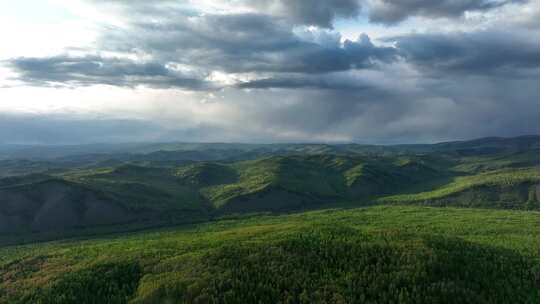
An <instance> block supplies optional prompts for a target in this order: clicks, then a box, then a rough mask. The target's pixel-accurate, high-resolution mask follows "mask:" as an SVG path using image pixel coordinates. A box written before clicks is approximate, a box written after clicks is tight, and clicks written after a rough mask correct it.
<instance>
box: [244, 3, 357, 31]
mask: <svg viewBox="0 0 540 304" xmlns="http://www.w3.org/2000/svg"><path fill="white" fill-rule="evenodd" d="M244 2H245V3H246V4H248V5H252V6H253V7H255V8H258V9H259V10H260V11H261V12H270V13H272V12H273V13H277V14H278V15H281V16H284V17H285V18H286V19H288V20H290V21H292V22H293V23H294V24H298V25H316V26H320V27H325V28H332V22H333V21H334V19H336V18H353V17H356V16H358V14H360V11H361V6H360V1H359V0H294V1H291V0H245V1H244ZM276 8H277V11H275V10H276ZM272 9H274V11H272Z"/></svg>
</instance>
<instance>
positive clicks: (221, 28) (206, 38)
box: [103, 14, 395, 73]
mask: <svg viewBox="0 0 540 304" xmlns="http://www.w3.org/2000/svg"><path fill="white" fill-rule="evenodd" d="M315 35H325V32H324V31H318V32H317V33H316V34H315ZM317 38H318V37H314V38H313V39H315V40H314V41H309V40H306V39H301V37H299V36H297V35H295V34H294V33H293V28H292V27H291V26H290V25H289V24H287V23H286V22H282V21H281V20H279V19H275V18H272V17H270V16H267V15H260V14H231V15H204V16H198V17H192V18H189V19H186V18H184V19H175V20H174V21H172V20H165V21H163V22H160V23H140V22H137V23H134V24H133V28H132V29H131V30H130V31H129V32H125V31H119V32H115V31H110V32H109V33H108V34H107V35H106V36H105V37H104V39H103V47H105V48H111V50H115V51H129V50H133V49H138V50H144V51H146V52H148V53H150V54H152V55H154V56H156V57H157V58H161V60H177V61H179V62H181V63H184V64H193V65H196V66H197V67H199V68H202V69H208V70H212V69H214V70H215V69H217V70H223V71H226V72H233V73H238V72H276V73H283V72H286V73H290V72H295V73H326V72H333V71H343V70H349V69H358V68H366V67H370V66H372V65H373V64H374V63H376V62H377V61H383V62H390V61H392V60H394V59H395V50H394V49H393V48H390V47H377V46H375V45H374V44H373V43H372V42H371V41H370V40H369V38H368V37H367V36H366V35H363V36H361V38H360V39H359V41H349V40H347V41H345V43H344V44H341V42H340V41H339V38H340V37H339V36H338V37H337V39H334V40H332V39H328V40H325V41H316V39H317ZM111 41H112V43H111Z"/></svg>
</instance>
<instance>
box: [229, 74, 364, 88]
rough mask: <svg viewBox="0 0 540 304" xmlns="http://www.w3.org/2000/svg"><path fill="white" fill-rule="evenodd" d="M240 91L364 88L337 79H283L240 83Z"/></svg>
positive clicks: (360, 85)
mask: <svg viewBox="0 0 540 304" xmlns="http://www.w3.org/2000/svg"><path fill="white" fill-rule="evenodd" d="M237 87H238V88H241V89H271V88H282V89H298V88H313V89H319V90H359V89H363V88H365V87H366V85H362V84H359V83H344V82H342V81H340V80H339V79H336V80H333V79H325V78H312V77H283V78H264V79H258V80H252V81H247V82H242V83H240V84H238V85H237Z"/></svg>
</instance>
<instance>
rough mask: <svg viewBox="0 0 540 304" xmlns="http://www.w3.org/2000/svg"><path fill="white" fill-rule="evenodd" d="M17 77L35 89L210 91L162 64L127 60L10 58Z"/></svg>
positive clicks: (58, 57) (98, 57) (196, 81)
mask: <svg viewBox="0 0 540 304" xmlns="http://www.w3.org/2000/svg"><path fill="white" fill-rule="evenodd" d="M7 64H8V66H11V67H12V68H13V69H14V70H15V71H16V72H18V73H19V78H18V80H20V81H23V82H25V83H29V84H32V85H36V86H55V85H67V86H89V85H96V84H106V85H114V86H123V87H135V86H138V85H146V86H150V87H159V88H171V87H178V88H185V89H190V90H201V89H208V88H210V86H209V84H208V83H206V82H205V81H204V80H201V79H197V78H192V77H188V76H185V75H182V73H180V72H177V71H174V70H172V69H170V68H168V67H166V66H165V65H164V64H163V63H157V62H150V63H138V62H134V61H132V60H129V59H120V58H103V57H100V56H84V57H70V56H62V55H59V56H54V57H43V58H25V57H21V58H14V59H11V60H8V61H7Z"/></svg>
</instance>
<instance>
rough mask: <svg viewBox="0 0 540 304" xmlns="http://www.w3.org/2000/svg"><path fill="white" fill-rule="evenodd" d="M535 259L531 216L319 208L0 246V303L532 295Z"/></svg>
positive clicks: (538, 281) (534, 217) (536, 220)
mask: <svg viewBox="0 0 540 304" xmlns="http://www.w3.org/2000/svg"><path fill="white" fill-rule="evenodd" d="M539 258H540V214H539V213H537V212H532V211H529V212H524V211H501V210H476V209H449V208H428V207H399V206H387V207H372V208H364V209H345V210H323V211H313V212H307V213H300V214H292V215H282V216H252V217H246V218H241V219H236V220H222V221H218V222H213V223H206V224H199V225H196V226H190V227H179V228H174V229H167V230H159V231H147V232H140V233H134V234H126V235H118V236H112V237H109V238H97V239H90V240H72V241H63V242H52V243H43V244H35V245H25V246H15V247H5V248H2V249H0V303H4V302H5V303H14V302H15V300H20V302H22V303H39V302H38V300H39V299H41V300H42V301H43V302H42V303H69V302H60V301H59V300H58V299H72V298H70V297H71V296H73V295H75V296H76V297H80V298H77V300H78V301H79V302H77V303H92V302H84V300H85V298H84V296H85V295H87V294H89V293H94V291H95V290H104V292H102V293H99V294H100V295H103V297H108V298H107V299H117V300H115V301H118V302H113V301H112V300H111V301H109V302H107V301H103V300H102V301H101V303H123V302H122V301H126V299H129V301H128V302H129V303H253V302H255V303H277V302H279V301H281V303H362V302H364V303H538V301H539V296H540V294H539V293H538V290H540V264H538V260H539ZM139 278H140V279H139ZM111 286H113V287H114V288H111ZM94 294H97V293H94ZM52 299H54V300H52ZM101 299H104V298H101ZM255 299H257V300H258V301H255ZM55 301H56V302H55ZM95 303H97V302H95Z"/></svg>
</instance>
